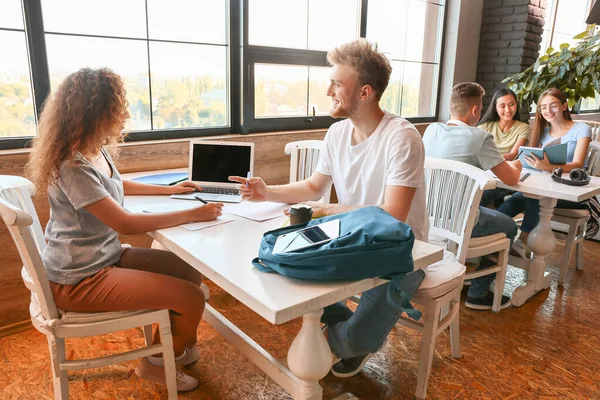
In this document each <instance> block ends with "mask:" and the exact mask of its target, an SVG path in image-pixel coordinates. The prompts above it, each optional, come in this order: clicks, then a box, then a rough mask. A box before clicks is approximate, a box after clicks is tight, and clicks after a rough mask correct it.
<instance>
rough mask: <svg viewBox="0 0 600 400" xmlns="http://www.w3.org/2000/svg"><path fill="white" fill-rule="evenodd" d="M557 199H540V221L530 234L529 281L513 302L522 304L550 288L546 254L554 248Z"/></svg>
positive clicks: (516, 305)
mask: <svg viewBox="0 0 600 400" xmlns="http://www.w3.org/2000/svg"><path fill="white" fill-rule="evenodd" d="M555 206H556V199H552V198H548V197H543V198H541V199H540V221H539V222H538V224H537V226H536V227H535V229H534V230H533V231H531V233H530V234H529V239H528V243H527V245H528V247H530V248H531V250H532V252H533V258H532V259H531V261H530V262H529V269H528V272H527V282H525V284H523V285H521V286H519V287H518V288H516V289H515V291H514V293H513V296H512V304H513V306H515V307H519V306H522V305H523V304H524V303H525V302H526V301H527V299H529V298H530V297H531V296H533V295H534V294H535V293H537V292H539V291H540V290H543V289H548V288H549V287H550V283H551V282H552V275H551V274H549V273H547V272H546V256H547V255H548V254H550V253H551V252H552V251H553V250H554V246H555V245H556V239H555V238H554V232H552V228H551V227H550V220H551V219H552V214H553V213H554V207H555Z"/></svg>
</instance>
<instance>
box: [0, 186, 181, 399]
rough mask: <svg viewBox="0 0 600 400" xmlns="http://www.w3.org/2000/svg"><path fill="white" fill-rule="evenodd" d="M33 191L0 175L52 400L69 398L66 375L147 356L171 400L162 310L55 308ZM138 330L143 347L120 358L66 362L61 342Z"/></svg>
mask: <svg viewBox="0 0 600 400" xmlns="http://www.w3.org/2000/svg"><path fill="white" fill-rule="evenodd" d="M34 190H35V189H34V186H33V184H32V183H31V182H29V181H28V180H27V179H25V178H21V177H17V176H7V175H0V215H1V216H2V219H3V220H4V222H5V224H6V226H7V227H8V229H9V231H10V234H11V236H12V238H13V240H14V242H15V245H16V246H17V249H18V251H19V255H20V256H21V260H22V261H23V264H24V265H23V269H22V270H21V276H22V277H23V282H24V283H25V286H27V288H28V289H29V290H30V291H31V304H30V306H29V311H30V315H31V322H32V323H33V326H34V327H35V328H36V329H37V330H38V331H40V332H41V333H43V334H44V335H46V337H47V339H48V347H49V348H50V358H51V363H52V376H53V382H54V397H55V398H56V399H60V400H68V398H69V380H68V372H67V371H70V370H81V369H88V368H98V367H103V366H106V365H111V364H116V363H120V362H124V361H129V360H133V359H136V358H141V357H146V356H149V355H152V354H159V353H162V354H163V359H164V364H165V377H166V382H167V391H168V394H169V399H171V400H172V399H177V382H176V369H175V357H174V354H173V339H172V336H171V323H170V321H169V311H168V310H155V311H132V312H106V313H74V312H63V311H61V310H58V309H57V308H56V305H55V303H54V298H53V296H52V292H51V291H50V284H49V281H48V277H47V275H46V270H45V268H44V265H43V263H42V259H41V256H40V254H41V251H42V250H43V248H44V246H45V245H46V243H45V240H44V235H43V233H42V229H41V225H40V222H39V220H38V218H37V214H36V212H35V208H34V206H33V202H32V200H31V195H32V194H33V193H34ZM154 323H156V324H158V326H159V328H158V329H159V332H160V339H161V343H160V344H152V324H154ZM139 326H142V327H143V328H144V337H145V339H146V347H143V348H139V349H135V350H131V351H128V352H125V353H120V354H114V355H110V356H104V357H98V358H90V359H83V360H67V359H66V354H65V339H67V338H79V337H85V336H96V335H104V334H108V333H112V332H117V331H121V330H125V329H130V328H135V327H139Z"/></svg>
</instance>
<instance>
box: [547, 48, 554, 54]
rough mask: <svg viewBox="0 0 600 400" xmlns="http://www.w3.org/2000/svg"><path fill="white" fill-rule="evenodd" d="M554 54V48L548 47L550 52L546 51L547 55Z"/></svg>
mask: <svg viewBox="0 0 600 400" xmlns="http://www.w3.org/2000/svg"><path fill="white" fill-rule="evenodd" d="M552 53H554V47H548V50H546V54H547V55H550V54H552Z"/></svg>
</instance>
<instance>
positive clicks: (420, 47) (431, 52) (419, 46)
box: [405, 0, 443, 63]
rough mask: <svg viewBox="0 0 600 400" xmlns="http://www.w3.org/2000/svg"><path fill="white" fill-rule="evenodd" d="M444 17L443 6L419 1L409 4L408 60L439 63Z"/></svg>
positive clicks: (413, 0)
mask: <svg viewBox="0 0 600 400" xmlns="http://www.w3.org/2000/svg"><path fill="white" fill-rule="evenodd" d="M442 17H443V7H442V6H438V5H435V4H432V3H424V2H422V1H418V0H411V1H410V2H409V3H408V21H407V25H406V32H407V33H408V35H407V40H406V55H405V59H406V60H410V61H425V62H435V63H437V62H439V55H440V45H441V43H442V21H443V18H442Z"/></svg>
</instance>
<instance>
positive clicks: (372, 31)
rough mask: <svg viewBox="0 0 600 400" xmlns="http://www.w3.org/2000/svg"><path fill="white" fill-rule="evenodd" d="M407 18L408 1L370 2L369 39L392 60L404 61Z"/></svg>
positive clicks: (368, 16)
mask: <svg viewBox="0 0 600 400" xmlns="http://www.w3.org/2000/svg"><path fill="white" fill-rule="evenodd" d="M407 16H408V2H407V1H397V0H369V10H368V12H367V39H369V40H370V41H373V42H377V44H378V45H379V50H380V51H383V52H384V53H388V54H389V55H391V58H395V59H398V60H404V55H405V42H406V25H407V20H406V19H407Z"/></svg>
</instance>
